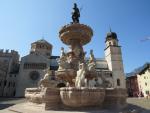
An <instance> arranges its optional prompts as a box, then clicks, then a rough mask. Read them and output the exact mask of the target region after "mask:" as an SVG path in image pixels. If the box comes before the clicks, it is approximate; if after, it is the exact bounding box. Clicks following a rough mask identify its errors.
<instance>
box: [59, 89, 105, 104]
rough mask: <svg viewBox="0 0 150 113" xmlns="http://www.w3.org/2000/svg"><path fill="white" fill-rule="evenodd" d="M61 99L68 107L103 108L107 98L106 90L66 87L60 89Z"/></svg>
mask: <svg viewBox="0 0 150 113" xmlns="http://www.w3.org/2000/svg"><path fill="white" fill-rule="evenodd" d="M60 97H61V101H62V102H63V104H64V105H66V106H68V107H88V106H90V107H91V106H101V104H102V103H103V101H104V98H105V89H103V88H95V87H94V88H87V87H81V88H75V87H64V88H60Z"/></svg>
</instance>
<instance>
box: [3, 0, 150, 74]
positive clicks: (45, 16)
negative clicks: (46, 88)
mask: <svg viewBox="0 0 150 113" xmlns="http://www.w3.org/2000/svg"><path fill="white" fill-rule="evenodd" d="M74 2H76V3H77V4H78V7H81V8H82V11H81V18H80V22H81V23H83V24H87V25H89V26H91V27H92V29H93V31H94V36H93V39H92V41H91V42H90V43H89V44H88V45H86V46H84V49H85V51H87V52H88V53H89V50H90V49H93V50H94V54H95V56H96V57H97V58H101V57H104V48H105V43H104V42H105V36H106V33H107V32H108V31H109V26H111V29H112V31H114V32H116V33H117V35H118V39H119V43H120V45H121V46H122V54H123V61H124V67H125V72H130V71H132V70H133V69H134V68H136V67H139V66H141V65H143V64H144V63H145V62H150V41H145V42H141V41H140V40H142V39H144V38H147V37H150V7H149V6H150V0H0V48H4V49H14V50H17V51H19V53H20V55H21V56H24V55H27V54H28V53H29V50H30V44H31V43H32V42H34V41H36V40H39V39H41V38H42V37H43V36H44V39H45V40H47V41H48V42H50V43H51V44H53V46H54V47H53V55H59V54H60V47H62V46H64V47H65V48H66V49H67V47H66V46H65V45H64V44H63V43H61V41H60V40H59V37H58V32H59V29H60V27H62V26H63V25H65V24H67V23H69V22H71V11H72V7H73V3H74ZM87 55H88V54H87Z"/></svg>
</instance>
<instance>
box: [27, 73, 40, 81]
mask: <svg viewBox="0 0 150 113" xmlns="http://www.w3.org/2000/svg"><path fill="white" fill-rule="evenodd" d="M29 76H30V79H31V80H33V81H35V80H38V79H39V77H40V74H39V72H37V71H32V72H30V75H29Z"/></svg>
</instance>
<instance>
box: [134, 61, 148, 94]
mask: <svg viewBox="0 0 150 113" xmlns="http://www.w3.org/2000/svg"><path fill="white" fill-rule="evenodd" d="M137 80H138V86H139V91H140V92H142V94H143V96H144V97H147V96H149V97H150V64H145V65H144V68H143V69H142V70H141V71H140V72H139V73H138V74H137Z"/></svg>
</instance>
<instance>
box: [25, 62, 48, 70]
mask: <svg viewBox="0 0 150 113" xmlns="http://www.w3.org/2000/svg"><path fill="white" fill-rule="evenodd" d="M46 66H47V65H46V63H25V64H24V69H45V68H46Z"/></svg>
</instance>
